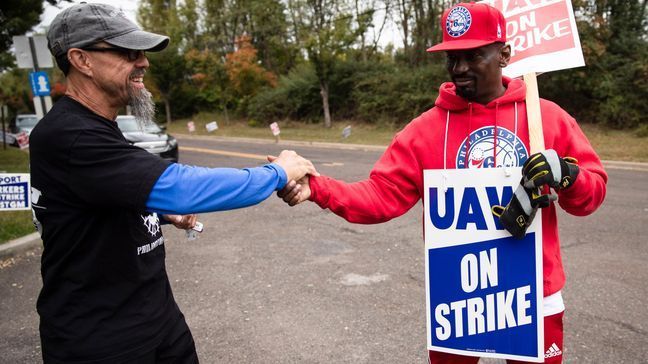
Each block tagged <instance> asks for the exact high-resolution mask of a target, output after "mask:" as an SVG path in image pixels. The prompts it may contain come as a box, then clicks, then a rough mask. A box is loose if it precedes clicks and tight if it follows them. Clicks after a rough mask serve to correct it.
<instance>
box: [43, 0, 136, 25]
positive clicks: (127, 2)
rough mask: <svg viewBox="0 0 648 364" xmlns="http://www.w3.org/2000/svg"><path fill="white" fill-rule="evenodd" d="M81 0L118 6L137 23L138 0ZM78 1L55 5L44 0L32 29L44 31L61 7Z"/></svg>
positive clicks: (78, 1)
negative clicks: (41, 10)
mask: <svg viewBox="0 0 648 364" xmlns="http://www.w3.org/2000/svg"><path fill="white" fill-rule="evenodd" d="M83 1H85V2H87V3H103V4H110V5H112V6H114V7H116V8H120V9H121V10H122V11H123V12H124V14H126V16H127V17H128V18H129V19H130V20H132V21H134V22H136V23H137V19H135V17H136V14H137V7H138V5H139V0H83ZM80 2H81V0H73V2H71V3H68V2H65V1H63V2H61V3H60V5H59V6H58V7H56V6H52V5H50V4H49V3H48V2H46V1H44V5H43V8H44V9H45V11H43V14H41V22H40V24H38V25H37V26H36V27H35V28H34V31H36V32H38V33H45V31H46V30H47V27H48V26H49V25H50V23H51V22H52V20H54V17H56V15H57V14H58V13H60V12H61V11H63V9H65V8H68V7H70V6H72V5H75V4H78V3H80Z"/></svg>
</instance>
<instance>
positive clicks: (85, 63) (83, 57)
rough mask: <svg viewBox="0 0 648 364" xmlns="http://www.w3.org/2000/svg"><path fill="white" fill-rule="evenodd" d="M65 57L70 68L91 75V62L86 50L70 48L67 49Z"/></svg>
mask: <svg viewBox="0 0 648 364" xmlns="http://www.w3.org/2000/svg"><path fill="white" fill-rule="evenodd" d="M67 57H68V61H69V62H70V66H71V67H72V68H74V69H76V70H77V71H79V72H80V73H82V74H84V75H86V76H88V77H90V76H92V62H91V61H90V58H89V57H88V54H87V53H86V52H84V51H82V50H81V49H78V48H72V49H70V50H68V54H67Z"/></svg>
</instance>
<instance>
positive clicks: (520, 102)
mask: <svg viewBox="0 0 648 364" xmlns="http://www.w3.org/2000/svg"><path fill="white" fill-rule="evenodd" d="M441 28H442V31H443V42H442V43H440V44H438V45H436V46H434V47H432V48H430V49H428V51H430V52H435V51H446V54H447V69H448V72H449V74H450V77H451V79H452V82H448V83H444V84H442V85H441V88H440V90H439V96H438V98H437V100H436V102H435V107H433V108H432V109H430V110H428V111H426V112H424V113H423V114H421V115H420V116H419V117H417V118H416V119H414V120H412V121H411V122H410V123H409V124H408V125H407V126H406V127H405V128H404V129H403V130H402V131H401V132H399V133H398V134H397V135H396V136H395V137H394V140H393V141H392V142H391V144H390V145H389V147H388V148H387V150H386V151H385V153H384V154H383V155H382V157H381V158H380V160H378V162H377V163H376V165H375V166H374V168H373V170H372V171H371V173H370V175H369V178H368V179H366V180H363V181H360V182H355V183H345V182H342V181H338V180H335V179H333V178H330V177H326V176H319V177H313V176H311V177H308V176H307V177H305V178H304V179H302V180H300V181H297V182H291V183H289V184H288V185H287V187H286V188H285V189H284V190H282V191H280V192H279V196H280V197H282V198H283V199H284V201H286V202H287V203H289V204H290V205H295V204H297V203H300V202H303V201H305V200H307V199H310V200H311V201H313V202H315V203H317V204H318V205H319V206H320V207H322V208H324V209H326V208H328V209H330V210H331V211H333V212H334V213H335V214H337V215H339V216H341V217H343V218H345V219H346V220H348V221H350V222H353V223H361V224H376V223H381V222H385V221H388V220H390V219H393V218H395V217H398V216H400V215H402V214H404V213H405V212H407V211H408V210H409V209H410V208H411V207H412V206H414V205H415V204H416V203H417V202H418V201H419V199H421V198H423V196H424V192H423V189H424V186H423V171H424V170H426V169H449V168H507V167H517V166H522V165H524V167H525V168H524V169H523V181H522V183H523V185H525V187H527V188H526V191H528V192H529V191H532V190H533V189H534V188H537V187H540V188H541V190H542V191H543V193H545V195H544V196H547V194H548V193H549V188H550V187H551V188H553V189H554V190H555V192H556V193H557V195H558V205H560V207H561V208H562V209H563V210H565V211H566V212H568V213H570V214H572V215H577V216H584V215H589V214H591V213H593V212H594V211H595V210H596V209H597V208H598V207H599V206H600V205H601V203H602V202H603V199H604V197H605V192H606V182H607V174H606V173H605V171H604V170H603V167H602V165H601V161H600V160H599V157H598V156H597V154H596V153H595V152H594V150H593V149H592V146H591V145H590V143H589V141H588V140H587V138H586V137H585V135H584V134H583V132H582V131H581V129H580V128H579V127H578V124H577V123H576V121H575V120H574V118H572V117H571V116H570V115H569V114H567V112H565V111H564V110H563V109H561V108H560V107H559V106H558V105H556V104H554V103H552V102H550V101H547V100H540V108H541V113H542V123H543V127H544V142H545V146H546V148H547V151H545V152H542V153H538V154H536V155H532V156H529V154H528V151H529V131H528V125H527V117H526V111H525V110H526V105H525V95H526V87H525V84H524V82H523V81H521V80H517V79H515V80H512V79H509V78H506V77H503V76H502V68H504V67H506V65H507V64H508V62H509V60H510V56H511V50H510V46H508V45H505V42H506V23H505V20H504V17H503V15H502V14H501V12H500V11H498V10H497V9H495V8H492V7H490V6H488V5H486V4H475V3H470V4H458V5H455V6H453V7H452V8H451V9H448V10H446V11H445V12H444V14H443V16H442V19H441ZM567 157H569V158H567ZM576 160H577V163H576ZM516 195H517V194H516ZM529 196H531V193H529ZM532 202H533V199H532ZM547 205H548V206H547V207H546V208H544V210H543V213H542V220H543V221H542V223H543V225H542V226H543V230H542V237H543V273H544V279H543V281H544V286H543V288H544V300H543V306H544V314H545V319H544V328H545V338H544V342H545V350H546V354H545V363H560V362H562V345H563V328H562V327H563V324H562V318H563V311H564V305H563V300H562V296H561V294H560V290H561V289H562V287H563V285H564V284H565V273H564V269H563V264H562V260H561V256H560V245H559V237H558V222H557V218H556V205H555V203H554V202H551V203H547ZM532 207H534V208H537V205H536V206H532ZM429 358H430V362H431V363H477V361H478V360H479V358H476V357H465V356H459V355H453V354H446V353H441V352H435V351H430V352H429ZM509 362H511V361H509Z"/></svg>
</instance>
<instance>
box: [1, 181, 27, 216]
mask: <svg viewBox="0 0 648 364" xmlns="http://www.w3.org/2000/svg"><path fill="white" fill-rule="evenodd" d="M30 196H31V193H30V186H29V173H0V211H13V210H31V203H30V200H29V197H30Z"/></svg>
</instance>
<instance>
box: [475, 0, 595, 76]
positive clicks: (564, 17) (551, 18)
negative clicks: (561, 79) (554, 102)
mask: <svg viewBox="0 0 648 364" xmlns="http://www.w3.org/2000/svg"><path fill="white" fill-rule="evenodd" d="M481 2H484V3H487V4H489V5H491V6H493V7H495V8H497V9H499V10H500V11H502V13H503V14H504V17H505V18H506V36H507V43H508V44H510V45H511V62H510V63H509V65H508V66H507V67H506V68H504V69H503V73H504V75H506V76H508V77H518V76H522V75H524V74H527V73H531V72H549V71H556V70H562V69H567V68H574V67H581V66H584V65H585V60H584V58H583V51H582V49H581V44H580V39H579V37H578V29H577V28H576V20H575V18H574V11H573V9H572V3H571V1H570V0H485V1H481Z"/></svg>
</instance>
